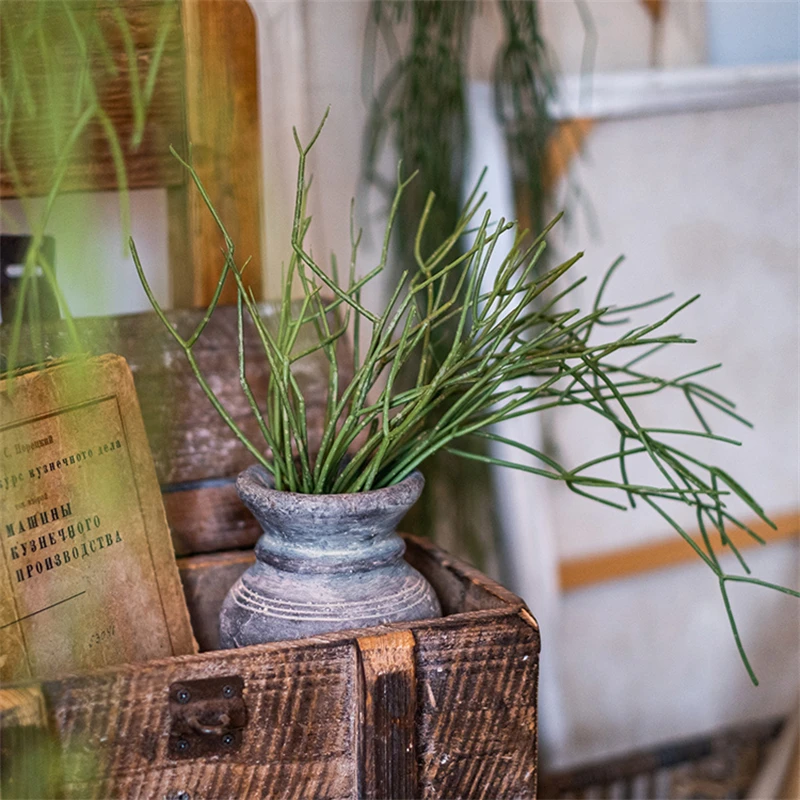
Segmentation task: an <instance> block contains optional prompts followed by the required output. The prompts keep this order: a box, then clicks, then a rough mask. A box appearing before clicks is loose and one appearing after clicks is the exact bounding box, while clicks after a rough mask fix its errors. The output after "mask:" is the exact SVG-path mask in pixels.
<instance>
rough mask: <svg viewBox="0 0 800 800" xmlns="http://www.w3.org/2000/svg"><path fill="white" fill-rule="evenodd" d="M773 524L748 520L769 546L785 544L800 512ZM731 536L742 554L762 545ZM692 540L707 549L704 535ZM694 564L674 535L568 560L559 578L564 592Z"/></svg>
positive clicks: (795, 531) (795, 532)
mask: <svg viewBox="0 0 800 800" xmlns="http://www.w3.org/2000/svg"><path fill="white" fill-rule="evenodd" d="M773 521H774V522H775V525H776V528H775V529H773V528H772V527H771V526H769V525H767V523H765V522H764V521H763V520H760V519H749V520H745V524H746V525H747V526H748V527H749V528H751V529H752V530H753V531H754V532H755V533H757V534H758V535H759V536H761V538H762V539H764V540H765V541H766V542H779V541H784V540H786V539H792V538H796V537H797V536H799V535H800V511H795V512H793V513H790V514H780V515H775V517H774V520H773ZM690 533H691V532H690ZM727 533H728V535H729V536H730V538H731V540H732V541H733V543H734V544H735V545H736V547H737V548H738V549H739V550H747V549H749V548H752V547H759V546H760V544H759V542H758V541H756V540H755V539H753V538H752V537H751V536H749V535H748V534H747V533H746V532H745V531H741V530H739V529H738V528H737V529H734V528H733V526H730V528H729V529H728V530H727ZM691 536H692V539H693V540H694V541H695V543H696V544H697V545H698V546H699V547H701V548H703V547H704V543H703V538H702V534H701V533H700V532H699V531H697V532H695V533H691ZM724 552H726V548H724V547H719V548H717V555H720V554H722V553H724ZM728 552H730V550H728ZM694 561H697V553H695V551H694V550H693V549H692V548H691V547H689V546H687V544H686V542H685V541H683V539H681V538H680V537H678V536H677V535H676V534H674V533H673V534H672V535H671V536H669V538H666V537H665V538H664V539H657V540H656V541H653V542H647V543H645V544H641V545H636V546H634V547H626V548H624V549H616V550H611V551H609V552H607V553H599V554H594V555H589V556H581V557H579V558H570V559H567V560H565V561H562V562H561V564H560V566H559V575H560V579H561V588H562V589H564V590H565V591H570V590H573V589H581V588H584V587H586V586H592V585H594V584H597V583H605V582H607V581H616V580H622V579H624V578H630V577H632V576H634V575H641V574H643V573H646V572H651V571H653V570H657V569H666V568H668V567H674V566H678V565H680V564H686V563H689V562H694Z"/></svg>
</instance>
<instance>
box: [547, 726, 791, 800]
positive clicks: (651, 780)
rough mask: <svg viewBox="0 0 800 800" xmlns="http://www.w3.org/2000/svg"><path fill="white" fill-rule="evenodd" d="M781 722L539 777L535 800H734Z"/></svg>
mask: <svg viewBox="0 0 800 800" xmlns="http://www.w3.org/2000/svg"><path fill="white" fill-rule="evenodd" d="M782 725H783V720H768V721H766V722H759V723H752V724H750V725H748V726H747V727H739V728H733V729H729V730H726V731H721V732H719V733H717V734H715V735H713V736H708V737H704V738H698V739H691V740H688V741H683V742H674V743H670V744H667V745H663V746H661V747H658V748H655V749H653V750H645V751H640V752H637V753H632V754H630V755H627V756H623V757H622V758H616V759H614V760H612V761H607V762H601V763H596V764H591V765H587V766H584V767H578V768H576V769H571V770H567V771H564V772H553V773H547V772H546V771H544V770H543V771H542V775H541V778H540V782H539V794H538V796H539V799H540V800H566V799H567V798H575V799H576V800H577V799H578V798H581V800H595V798H619V800H659V799H660V798H664V799H665V800H688V799H689V798H692V800H718V799H719V800H723V799H724V800H739V798H744V797H745V796H746V794H747V791H748V789H749V788H750V786H751V784H752V783H753V780H754V779H755V777H756V774H757V773H758V771H759V768H760V767H761V765H762V764H763V762H764V760H765V759H766V757H767V755H768V753H769V750H770V745H771V744H772V743H773V742H774V740H775V739H776V737H777V736H778V734H779V732H780V730H781V727H782Z"/></svg>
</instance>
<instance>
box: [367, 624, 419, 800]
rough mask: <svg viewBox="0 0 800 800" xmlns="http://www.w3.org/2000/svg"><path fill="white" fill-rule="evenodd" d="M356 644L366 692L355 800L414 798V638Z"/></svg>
mask: <svg viewBox="0 0 800 800" xmlns="http://www.w3.org/2000/svg"><path fill="white" fill-rule="evenodd" d="M356 644H357V645H358V651H359V656H360V664H361V670H362V674H363V687H364V706H363V718H364V723H363V726H364V727H363V736H362V739H361V749H362V760H361V763H362V765H363V773H362V780H361V782H360V783H359V796H360V797H363V798H365V799H366V800H392V798H398V797H416V796H417V794H418V786H417V752H416V739H415V717H416V708H417V704H416V688H417V687H416V672H415V667H414V646H415V641H414V634H413V633H411V631H408V630H403V631H395V632H392V633H384V634H382V635H379V636H361V637H359V638H358V639H357V640H356Z"/></svg>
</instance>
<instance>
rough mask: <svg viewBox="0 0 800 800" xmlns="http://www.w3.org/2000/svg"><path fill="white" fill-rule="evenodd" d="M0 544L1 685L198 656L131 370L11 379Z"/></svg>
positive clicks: (101, 365)
mask: <svg viewBox="0 0 800 800" xmlns="http://www.w3.org/2000/svg"><path fill="white" fill-rule="evenodd" d="M165 400H166V398H165ZM0 538H2V547H0V601H1V602H0V681H3V682H6V681H16V680H22V679H27V678H48V677H52V676H55V675H58V674H61V673H67V672H76V671H82V670H86V669H90V668H92V667H101V666H106V665H110V664H121V663H129V662H137V661H146V660H149V659H153V658H159V657H163V656H171V655H182V654H186V653H191V652H194V650H195V644H194V639H193V636H192V630H191V625H190V622H189V616H188V612H187V609H186V603H185V600H184V596H183V591H182V589H181V583H180V579H179V576H178V571H177V567H176V563H175V555H174V552H173V549H172V543H171V541H170V536H169V529H168V527H167V521H166V517H165V514H164V506H163V503H162V500H161V492H160V489H159V485H158V481H157V479H156V474H155V469H154V467H153V459H152V455H151V453H150V448H149V445H148V442H147V437H146V434H145V429H144V426H143V424H142V417H141V412H140V410H139V403H138V400H137V397H136V391H135V389H134V385H133V379H132V377H131V373H130V369H129V368H128V365H127V363H126V362H125V359H123V358H121V357H119V356H113V355H106V356H100V357H98V358H92V359H82V360H77V361H70V362H66V363H64V362H62V363H58V364H55V365H54V366H50V367H48V368H46V369H40V370H35V371H31V372H27V373H25V374H21V375H17V376H15V377H14V378H13V379H7V380H4V381H2V382H0Z"/></svg>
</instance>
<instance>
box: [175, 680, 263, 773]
mask: <svg viewBox="0 0 800 800" xmlns="http://www.w3.org/2000/svg"><path fill="white" fill-rule="evenodd" d="M243 694H244V681H243V680H242V678H240V677H239V676H238V675H227V676H222V677H219V678H203V679H201V680H194V681H180V682H178V683H173V684H172V685H171V686H170V687H169V715H170V730H169V744H168V746H167V755H168V756H169V758H172V759H177V758H198V757H199V756H208V755H225V754H226V753H233V752H236V751H237V750H239V748H240V747H241V746H242V739H243V736H244V729H245V727H246V726H247V707H246V706H245V704H244V697H243Z"/></svg>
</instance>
